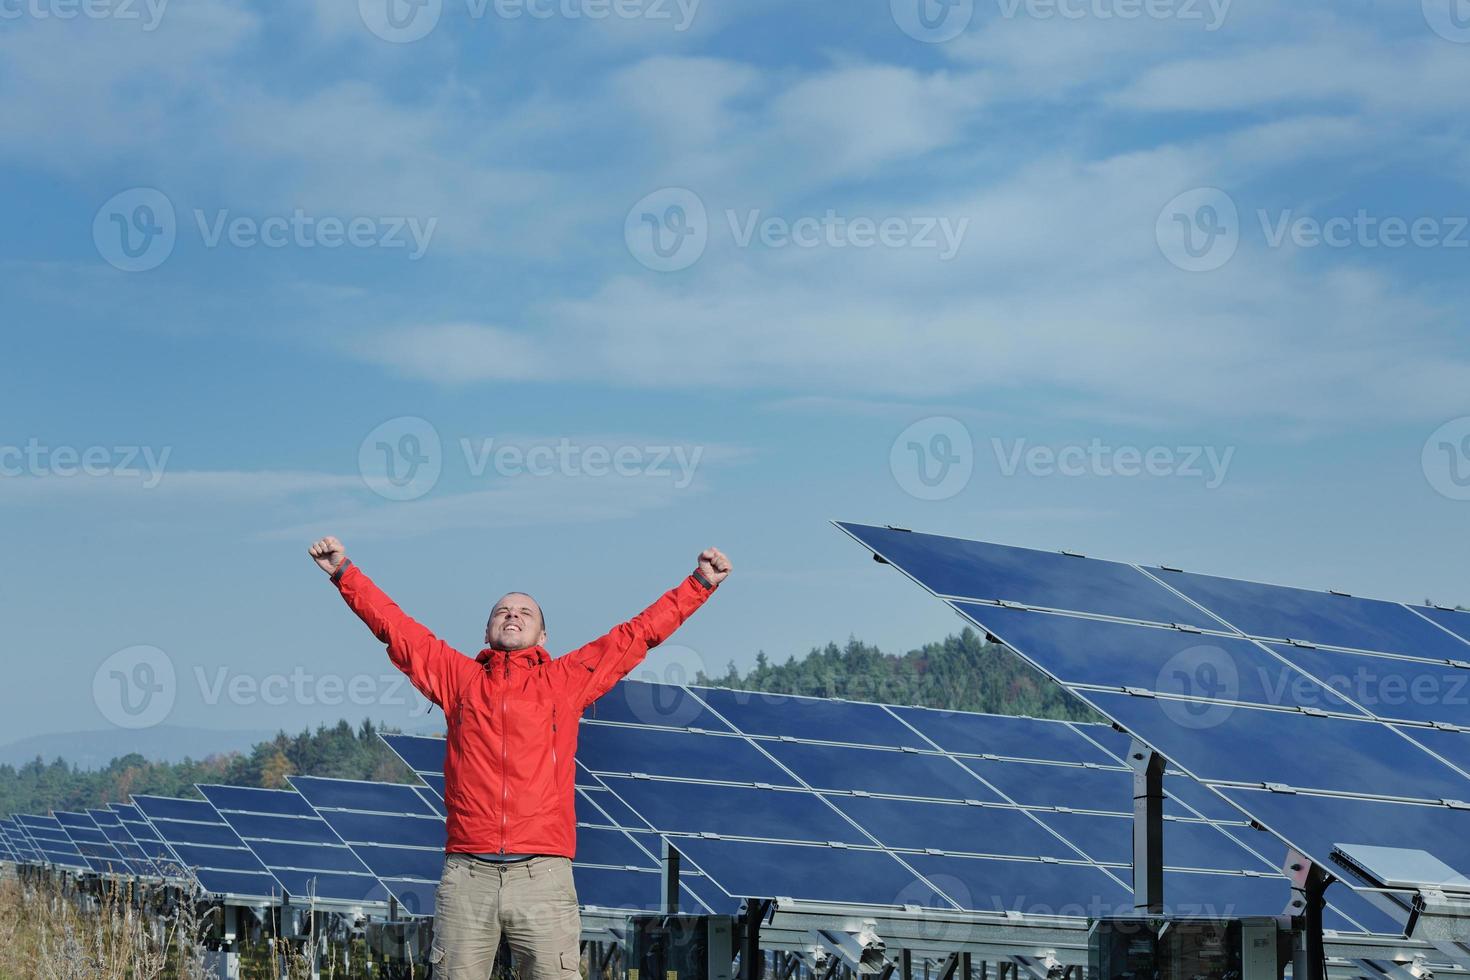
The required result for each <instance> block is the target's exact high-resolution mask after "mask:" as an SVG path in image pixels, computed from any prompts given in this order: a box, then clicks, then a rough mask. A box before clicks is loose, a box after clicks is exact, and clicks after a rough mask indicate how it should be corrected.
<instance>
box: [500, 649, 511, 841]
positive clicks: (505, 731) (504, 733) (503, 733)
mask: <svg viewBox="0 0 1470 980" xmlns="http://www.w3.org/2000/svg"><path fill="white" fill-rule="evenodd" d="M509 686H510V654H508V653H507V654H506V655H505V684H504V685H503V686H502V687H501V688H500V853H501V854H504V853H505V784H506V781H507V778H506V771H505V761H506V760H505V747H506V741H507V740H508V739H509V737H510V725H509V724H508V723H507V720H506V717H505V689H506V688H507V687H509Z"/></svg>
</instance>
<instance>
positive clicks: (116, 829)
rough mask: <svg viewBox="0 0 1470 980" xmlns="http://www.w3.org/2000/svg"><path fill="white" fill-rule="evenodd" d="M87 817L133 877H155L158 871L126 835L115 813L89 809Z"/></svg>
mask: <svg viewBox="0 0 1470 980" xmlns="http://www.w3.org/2000/svg"><path fill="white" fill-rule="evenodd" d="M87 816H89V817H91V818H92V820H93V822H94V823H96V824H97V829H99V830H100V831H102V833H103V835H104V836H106V838H107V839H108V841H109V842H110V843H111V844H112V846H113V847H114V848H116V849H117V853H118V854H119V855H120V856H121V857H122V859H123V860H124V861H126V862H127V865H128V870H129V871H130V872H131V873H132V874H135V875H156V874H158V873H159V872H158V869H157V868H155V867H154V866H153V862H152V861H151V860H150V859H149V857H148V855H147V854H146V853H144V851H143V849H142V848H141V847H139V846H138V844H137V842H136V841H134V840H133V835H132V834H130V833H128V830H127V828H126V827H124V826H123V823H122V819H121V818H120V817H118V815H117V813H116V811H113V810H106V809H97V808H93V809H89V810H88V811H87Z"/></svg>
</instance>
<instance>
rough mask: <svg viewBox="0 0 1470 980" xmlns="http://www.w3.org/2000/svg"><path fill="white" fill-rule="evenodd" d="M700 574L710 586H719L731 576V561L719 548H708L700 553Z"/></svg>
mask: <svg viewBox="0 0 1470 980" xmlns="http://www.w3.org/2000/svg"><path fill="white" fill-rule="evenodd" d="M699 574H701V575H703V576H704V580H705V581H706V582H708V583H709V584H710V585H719V584H720V583H721V582H722V581H724V578H725V576H726V575H729V574H730V559H728V558H726V557H725V553H724V552H723V551H721V550H720V549H719V548H706V549H704V550H703V551H701V552H700V553H699Z"/></svg>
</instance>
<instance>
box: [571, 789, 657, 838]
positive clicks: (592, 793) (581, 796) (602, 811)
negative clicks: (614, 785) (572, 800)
mask: <svg viewBox="0 0 1470 980" xmlns="http://www.w3.org/2000/svg"><path fill="white" fill-rule="evenodd" d="M599 786H600V787H601V788H587V787H582V788H578V790H577V819H579V820H581V821H582V822H584V823H588V824H593V825H596V826H611V827H632V828H634V829H638V830H643V829H647V828H648V826H649V825H648V821H646V820H644V819H643V818H642V817H640V816H639V815H638V814H637V813H635V812H634V811H633V809H632V808H631V807H629V806H628V804H626V803H624V802H623V801H622V800H620V799H618V798H617V795H616V794H614V793H613V792H612V791H611V790H609V789H607V787H606V786H601V783H600V781H599Z"/></svg>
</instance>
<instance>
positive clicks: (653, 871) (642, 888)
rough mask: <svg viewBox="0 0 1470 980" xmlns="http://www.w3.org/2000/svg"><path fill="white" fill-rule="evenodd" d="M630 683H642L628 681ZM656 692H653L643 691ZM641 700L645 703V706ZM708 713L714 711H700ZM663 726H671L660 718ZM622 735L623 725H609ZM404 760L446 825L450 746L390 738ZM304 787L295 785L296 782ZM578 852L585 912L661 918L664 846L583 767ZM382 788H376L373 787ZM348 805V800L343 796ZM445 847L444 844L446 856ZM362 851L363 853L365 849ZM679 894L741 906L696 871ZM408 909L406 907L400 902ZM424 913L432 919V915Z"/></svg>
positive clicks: (684, 878) (714, 907) (425, 899)
mask: <svg viewBox="0 0 1470 980" xmlns="http://www.w3.org/2000/svg"><path fill="white" fill-rule="evenodd" d="M623 683H625V684H628V683H634V684H636V683H639V682H636V681H624V682H623ZM644 686H645V687H646V688H647V687H652V685H644ZM605 697H612V698H613V703H621V704H624V705H627V704H629V703H632V704H634V705H637V704H645V703H646V704H679V703H686V700H687V694H685V693H680V694H678V695H674V694H672V693H670V692H663V691H652V690H645V691H644V692H643V693H642V694H641V695H637V696H635V697H634V698H632V699H631V702H630V700H629V699H628V698H626V697H620V696H618V695H616V693H615V692H609V694H608V695H606V696H605ZM640 698H642V699H643V700H642V701H640ZM699 710H700V711H705V712H707V711H708V709H707V708H703V707H700V709H699ZM658 720H661V721H663V720H667V718H666V717H665V718H659V719H658ZM601 727H604V728H615V727H618V726H616V725H604V726H601ZM381 737H382V738H383V741H384V742H386V743H387V744H388V746H389V748H391V749H392V750H393V751H394V752H395V753H396V754H397V755H398V756H399V758H401V759H403V761H404V762H405V763H407V764H408V766H409V768H411V769H413V770H414V771H415V774H416V775H418V776H419V778H420V779H423V780H424V781H425V782H426V783H427V784H428V787H427V788H426V787H416V788H415V789H416V792H417V793H418V794H419V796H420V798H421V799H422V800H423V801H424V802H425V803H427V804H429V806H430V807H431V808H432V810H433V811H434V812H436V813H437V814H439V816H440V817H441V818H442V817H443V815H444V805H443V792H444V777H443V775H441V774H437V773H438V772H439V771H440V770H442V769H443V768H444V753H445V740H444V739H442V738H429V737H425V736H412V735H383V736H381ZM297 781H298V780H296V779H293V783H294V782H297ZM577 784H578V786H577V789H576V793H577V800H578V802H577V817H578V825H577V852H576V857H575V859H574V860H573V862H572V878H573V881H574V882H575V885H576V888H577V897H578V900H579V901H580V902H581V904H582V905H583V907H585V908H589V909H607V910H614V911H623V912H631V911H657V910H658V909H659V908H661V906H662V900H661V894H662V885H661V882H662V878H661V875H660V872H659V870H658V869H659V861H658V858H659V856H660V855H661V854H662V846H663V845H662V843H661V841H660V840H659V838H658V837H657V835H654V834H648V833H645V834H634V833H632V831H635V830H644V831H646V830H648V829H649V828H650V827H651V825H650V824H649V823H647V822H646V821H644V820H643V819H642V818H640V817H639V816H638V815H637V814H636V813H634V812H633V811H632V810H631V809H630V808H629V807H628V805H627V804H626V803H624V802H623V801H622V800H620V799H618V798H617V797H616V796H615V795H614V794H613V793H612V792H611V791H610V790H608V788H607V787H606V785H604V784H603V782H602V781H601V779H599V778H598V777H597V776H595V775H592V774H591V773H590V772H589V771H588V770H587V769H586V767H585V766H582V765H581V764H580V763H579V765H578V770H577ZM371 785H376V784H371ZM339 799H341V797H339ZM401 799H402V800H403V802H404V809H405V810H407V809H409V808H410V807H412V806H413V804H412V803H411V802H409V801H408V799H407V798H406V797H401ZM442 846H443V845H442V842H441V844H440V847H441V850H442ZM358 850H359V851H360V850H361V849H360V848H358ZM389 856H390V855H386V854H382V853H372V854H369V855H364V860H365V861H368V862H369V863H370V864H371V863H372V861H373V860H378V859H382V858H386V857H389ZM442 862H443V856H442V853H441V854H440V855H439V856H438V858H437V864H436V865H435V867H434V868H433V870H432V872H430V870H429V869H428V866H427V865H425V866H423V868H422V869H421V870H420V871H419V873H420V874H422V875H429V874H431V873H432V877H433V880H435V881H437V880H438V876H439V873H440V870H441V867H442ZM679 884H680V894H681V895H682V896H683V899H684V903H685V904H684V906H683V907H684V908H685V909H686V910H692V911H703V912H720V913H725V914H730V913H733V912H735V911H736V905H737V903H736V902H735V900H734V899H732V898H731V897H730V896H729V895H727V894H726V893H725V892H724V891H722V890H721V889H719V888H718V886H716V885H715V884H714V883H713V882H710V881H709V880H708V879H707V878H705V877H704V876H703V875H702V874H701V873H700V872H699V871H698V870H697V869H690V871H689V873H687V874H683V875H681V876H680V883H679ZM432 901H433V895H432V893H428V894H420V895H419V897H418V903H419V906H420V907H421V908H424V909H426V910H427V909H431V908H432V905H431V903H432ZM400 903H401V904H406V900H405V899H404V898H400ZM423 914H426V915H427V914H431V913H430V912H429V911H425V912H424V913H423Z"/></svg>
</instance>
